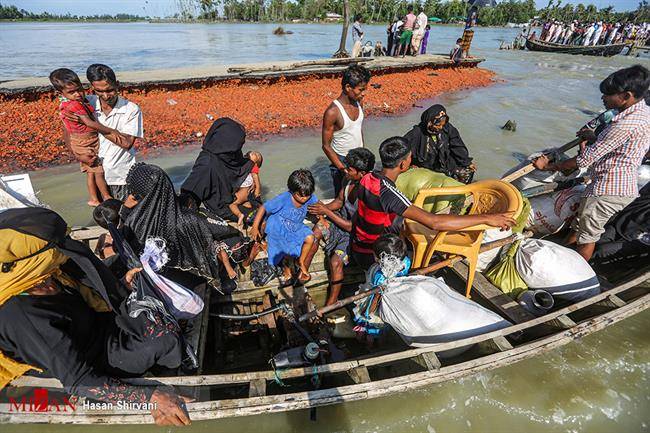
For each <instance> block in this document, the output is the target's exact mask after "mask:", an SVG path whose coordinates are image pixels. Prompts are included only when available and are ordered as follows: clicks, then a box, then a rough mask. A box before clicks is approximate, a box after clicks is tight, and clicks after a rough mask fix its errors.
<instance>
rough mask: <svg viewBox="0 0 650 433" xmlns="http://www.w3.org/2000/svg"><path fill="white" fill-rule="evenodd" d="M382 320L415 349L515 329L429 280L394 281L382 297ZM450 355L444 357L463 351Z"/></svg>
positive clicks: (406, 278)
mask: <svg viewBox="0 0 650 433" xmlns="http://www.w3.org/2000/svg"><path fill="white" fill-rule="evenodd" d="M379 316H380V317H381V319H382V320H383V321H384V322H385V323H388V324H389V325H391V326H392V327H393V329H394V330H395V332H397V333H398V334H399V335H400V337H402V339H403V340H404V341H405V342H406V343H407V344H408V345H410V346H413V347H425V346H428V345H431V344H435V343H443V342H447V341H453V340H460V339H463V338H468V337H473V336H475V335H479V334H484V333H486V332H490V331H494V330H496V329H501V328H505V327H507V326H510V325H511V323H510V322H508V321H507V320H505V319H503V318H502V317H501V316H499V315H497V314H495V313H493V312H491V311H490V310H487V309H485V308H483V307H481V306H480V305H478V304H477V303H475V302H473V301H471V300H469V299H467V298H465V297H464V296H463V295H461V294H460V293H458V292H456V291H454V290H453V289H451V288H450V287H449V286H447V285H446V284H445V283H444V282H443V281H441V280H439V279H436V278H432V277H425V276H410V277H400V278H395V279H392V280H390V281H389V282H388V284H387V286H386V288H385V289H384V292H383V294H382V299H381V304H380V306H379ZM467 348H469V347H466V348H463V350H466V349H467ZM446 352H448V353H443V357H444V355H445V354H446V355H447V356H454V355H456V354H457V353H458V352H459V351H458V350H454V351H453V352H454V353H450V352H452V351H446ZM439 355H440V354H439Z"/></svg>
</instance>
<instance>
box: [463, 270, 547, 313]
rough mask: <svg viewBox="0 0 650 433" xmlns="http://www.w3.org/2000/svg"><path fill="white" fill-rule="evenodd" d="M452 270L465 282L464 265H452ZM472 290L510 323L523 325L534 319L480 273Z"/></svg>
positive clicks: (465, 271) (476, 276) (466, 271)
mask: <svg viewBox="0 0 650 433" xmlns="http://www.w3.org/2000/svg"><path fill="white" fill-rule="evenodd" d="M453 270H454V272H455V273H456V275H458V276H459V277H460V278H462V279H463V280H464V281H467V280H466V278H467V277H466V276H467V273H468V272H469V267H468V266H467V265H466V264H465V263H463V262H458V263H456V264H454V267H453ZM472 290H473V291H474V292H475V293H478V295H479V296H481V298H483V299H484V300H486V301H487V302H489V303H490V304H491V305H493V306H494V307H495V308H496V309H497V310H498V311H499V312H500V313H501V314H503V315H504V316H505V317H506V318H508V320H510V321H511V322H514V323H524V322H527V321H529V320H531V319H534V318H535V316H533V315H532V314H530V313H529V312H528V311H526V310H525V309H524V308H523V307H522V306H521V305H519V304H518V303H517V302H516V301H515V300H513V299H512V298H511V297H509V296H508V295H506V294H504V293H503V292H502V291H501V290H499V289H498V288H496V287H495V286H494V285H493V284H492V283H490V282H489V281H488V280H487V278H485V276H484V275H483V274H481V273H480V272H477V273H476V275H475V276H474V284H473V285H472Z"/></svg>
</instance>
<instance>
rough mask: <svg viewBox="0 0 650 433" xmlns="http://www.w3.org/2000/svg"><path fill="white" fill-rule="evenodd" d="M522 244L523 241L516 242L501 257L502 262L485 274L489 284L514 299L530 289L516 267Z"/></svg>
mask: <svg viewBox="0 0 650 433" xmlns="http://www.w3.org/2000/svg"><path fill="white" fill-rule="evenodd" d="M520 243H521V241H516V242H514V243H513V244H512V245H510V247H509V248H508V250H507V251H506V253H505V254H504V255H503V256H502V257H501V260H499V262H498V263H497V264H495V265H494V266H492V268H490V270H488V271H487V272H485V273H484V275H485V278H487V279H488V281H489V282H491V283H492V284H494V285H495V286H496V287H498V288H499V289H501V291H502V292H503V293H505V294H506V295H509V296H511V297H512V298H513V299H516V298H517V296H519V294H521V293H522V292H524V291H526V289H528V286H527V285H526V282H525V281H524V280H523V279H522V278H521V276H520V275H519V272H518V271H517V266H516V265H515V255H516V254H517V250H518V249H519V244H520Z"/></svg>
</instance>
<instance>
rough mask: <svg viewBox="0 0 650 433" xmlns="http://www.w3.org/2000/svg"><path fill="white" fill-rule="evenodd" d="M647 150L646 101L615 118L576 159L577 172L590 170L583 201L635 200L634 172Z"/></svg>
mask: <svg viewBox="0 0 650 433" xmlns="http://www.w3.org/2000/svg"><path fill="white" fill-rule="evenodd" d="M649 146H650V107H648V106H647V105H646V103H645V101H643V100H641V101H640V102H638V103H636V104H634V105H633V106H631V107H629V108H628V109H626V110H624V111H622V112H621V113H619V114H617V115H616V116H614V118H613V119H612V122H611V123H610V124H609V125H608V126H607V127H606V128H605V129H603V131H602V132H601V133H600V134H599V135H598V139H597V140H596V142H595V143H594V144H593V145H590V146H587V148H586V149H585V150H584V152H582V153H581V154H580V155H578V158H577V160H576V162H577V164H578V167H579V168H586V167H589V176H590V177H591V183H590V184H589V185H588V186H587V189H586V190H585V197H590V196H601V195H614V196H620V197H636V196H638V195H639V190H638V186H637V176H638V175H637V170H638V169H639V166H640V165H641V162H642V161H643V157H644V156H645V154H646V153H647V152H648V147H649Z"/></svg>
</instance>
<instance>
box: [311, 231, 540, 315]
mask: <svg viewBox="0 0 650 433" xmlns="http://www.w3.org/2000/svg"><path fill="white" fill-rule="evenodd" d="M532 235H533V233H532V232H524V233H522V234H521V236H519V235H516V234H515V235H511V236H508V237H507V238H504V239H499V240H496V241H493V242H488V243H486V244H484V245H481V249H480V252H482V253H484V252H486V251H490V250H493V249H495V248H501V247H502V246H504V245H508V244H511V243H513V242H514V241H516V240H517V239H526V238H529V237H531V236H532ZM461 260H463V257H462V256H452V257H449V258H448V259H446V260H443V261H441V262H437V263H434V264H433V265H430V266H427V267H425V268H420V269H416V270H414V271H412V272H410V274H409V275H426V274H430V273H431V272H434V271H437V270H438V269H442V268H444V267H447V266H451V265H453V264H454V263H456V262H459V261H461ZM383 288H384V287H383V286H378V287H375V288H374V289H371V290H368V291H366V292H361V293H357V294H355V295H352V296H348V297H347V298H343V299H341V300H338V301H336V302H335V303H333V304H331V305H326V306H324V307H320V308H317V309H315V310H312V311H309V312H308V313H305V314H303V315H302V316H300V318H299V319H298V321H299V322H304V321H305V320H309V319H312V318H314V317H318V316H322V315H323V314H327V313H331V312H332V311H336V310H338V309H339V308H343V307H345V306H346V305H349V304H351V303H353V302H356V301H358V300H360V299H364V298H367V297H368V296H370V295H372V294H375V293H377V292H379V291H380V290H382V289H383Z"/></svg>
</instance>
